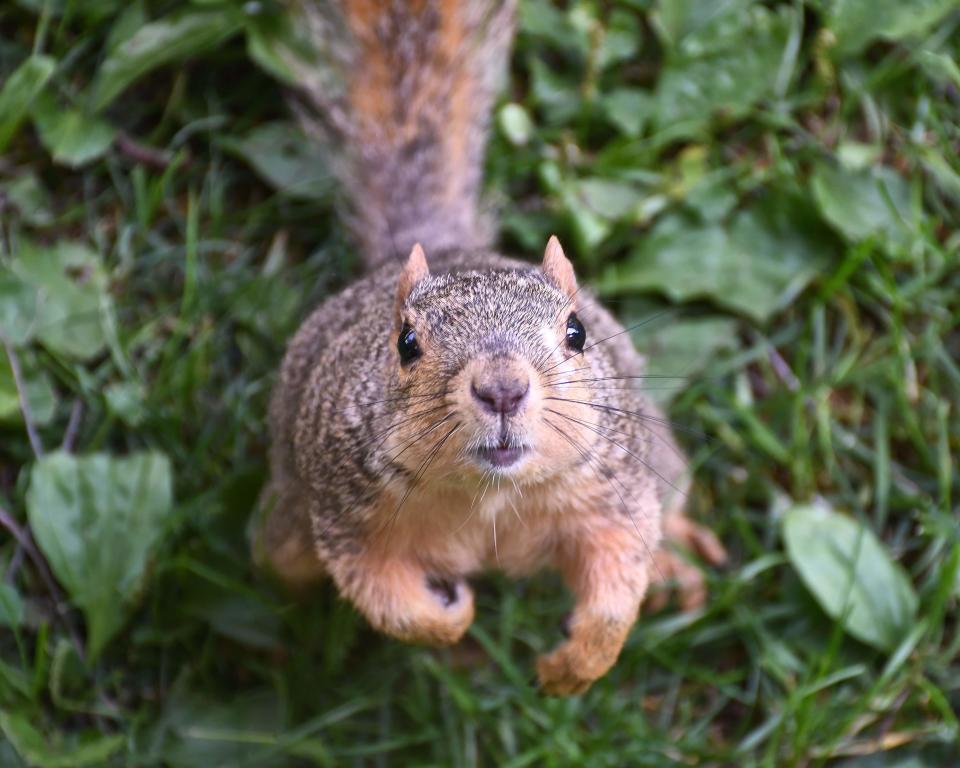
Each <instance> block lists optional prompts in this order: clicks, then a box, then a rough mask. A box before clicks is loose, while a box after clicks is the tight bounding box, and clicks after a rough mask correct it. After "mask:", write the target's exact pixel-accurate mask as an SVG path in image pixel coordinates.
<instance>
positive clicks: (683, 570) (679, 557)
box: [646, 514, 727, 611]
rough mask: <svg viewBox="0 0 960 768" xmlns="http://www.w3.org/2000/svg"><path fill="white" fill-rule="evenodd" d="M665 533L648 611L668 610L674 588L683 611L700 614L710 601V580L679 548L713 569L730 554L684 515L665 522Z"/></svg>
mask: <svg viewBox="0 0 960 768" xmlns="http://www.w3.org/2000/svg"><path fill="white" fill-rule="evenodd" d="M663 533H664V545H663V546H662V547H661V549H660V550H659V551H658V552H657V553H656V555H654V566H655V567H654V572H653V584H652V586H653V587H654V589H653V591H652V592H651V594H650V597H649V599H648V600H647V601H646V608H647V610H648V611H659V610H661V609H662V608H663V607H664V606H666V604H667V601H668V600H669V598H670V594H671V588H672V589H673V590H676V594H677V599H678V601H679V604H680V609H681V610H683V611H693V610H696V609H697V608H700V607H701V606H702V605H703V604H704V603H705V602H706V600H707V585H706V580H705V578H704V574H703V571H702V570H701V569H700V568H698V567H697V566H696V565H694V564H693V563H692V562H690V559H689V557H688V556H684V554H683V553H681V552H678V551H677V548H678V547H679V548H680V549H685V550H687V551H689V552H690V553H691V554H693V555H696V556H697V557H700V558H702V559H703V560H705V561H706V562H707V563H708V564H709V565H713V566H720V565H723V564H724V563H725V562H726V561H727V551H726V549H724V547H723V544H721V543H720V540H719V539H718V538H717V536H716V534H714V533H713V531H711V530H710V529H709V528H707V527H705V526H703V525H700V524H699V523H696V522H694V521H693V520H691V519H690V518H689V517H687V516H686V515H683V514H672V515H668V516H667V517H666V519H665V520H664V521H663ZM658 582H659V584H658Z"/></svg>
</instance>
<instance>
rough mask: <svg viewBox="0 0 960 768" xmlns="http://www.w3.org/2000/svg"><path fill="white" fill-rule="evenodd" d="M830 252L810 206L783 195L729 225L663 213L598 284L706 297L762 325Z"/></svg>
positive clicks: (609, 289) (607, 289) (612, 289)
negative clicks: (628, 254)
mask: <svg viewBox="0 0 960 768" xmlns="http://www.w3.org/2000/svg"><path fill="white" fill-rule="evenodd" d="M831 250H832V248H831V243H830V241H829V239H828V238H827V237H826V235H825V233H824V232H823V230H822V228H821V227H819V226H818V225H817V222H816V220H815V219H812V218H811V215H810V213H809V211H807V210H806V208H805V207H804V206H803V205H802V204H801V203H800V202H799V201H797V200H795V199H793V198H792V197H787V196H781V195H777V196H771V197H770V198H769V199H767V200H765V201H764V202H763V203H761V204H760V205H757V206H754V207H753V208H748V209H746V210H744V211H741V212H740V213H738V214H736V216H734V218H733V220H732V221H731V222H729V223H728V224H727V225H726V226H724V225H720V224H713V223H709V224H703V223H698V222H696V221H693V220H691V219H690V218H689V217H685V216H682V215H679V214H671V215H669V216H666V217H664V218H663V219H662V220H660V221H659V222H658V223H657V224H656V226H654V228H653V230H652V231H651V232H650V234H649V235H648V236H647V237H645V238H643V239H642V240H641V242H640V244H639V245H638V246H637V248H636V249H635V250H634V251H633V253H632V254H631V256H630V257H629V258H628V259H627V260H626V261H625V262H623V263H620V264H614V265H611V266H610V267H608V268H607V270H606V271H605V272H604V273H603V275H602V277H601V280H600V281H599V285H598V288H599V290H600V291H601V292H602V293H605V294H609V293H622V292H625V291H637V290H656V291H660V292H662V293H664V294H665V295H667V296H669V297H670V298H672V299H673V300H675V301H689V300H691V299H698V298H708V299H711V300H713V301H714V302H716V303H717V304H719V305H721V306H725V307H729V308H730V309H733V310H735V311H737V312H740V313H741V314H744V315H746V316H747V317H751V318H753V319H755V320H757V321H760V322H763V321H765V320H766V319H767V318H769V317H770V315H771V314H773V313H774V312H776V311H777V310H779V309H781V308H782V307H784V306H786V305H787V304H788V303H789V302H790V301H791V300H792V299H793V298H794V297H795V296H796V295H797V294H798V293H799V292H800V291H801V290H803V288H804V287H805V286H806V285H807V283H808V282H809V281H810V280H811V278H813V277H814V276H815V275H816V274H817V273H818V272H819V271H820V270H821V268H822V267H823V265H824V263H825V259H826V257H828V256H829V255H830V253H831Z"/></svg>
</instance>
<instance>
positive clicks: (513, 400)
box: [470, 371, 530, 416]
mask: <svg viewBox="0 0 960 768" xmlns="http://www.w3.org/2000/svg"><path fill="white" fill-rule="evenodd" d="M529 392H530V379H529V377H527V375H526V374H524V373H520V372H513V371H511V372H510V373H508V374H506V375H505V374H503V373H501V372H484V373H481V374H479V375H477V376H476V377H474V379H473V382H472V383H471V384H470V394H472V395H473V397H474V399H475V400H476V401H477V402H478V403H480V407H481V408H483V410H485V411H487V412H488V413H491V414H493V415H494V416H513V415H515V414H516V413H518V412H519V411H520V409H521V408H522V407H523V404H524V401H525V400H526V399H527V395H528V394H529Z"/></svg>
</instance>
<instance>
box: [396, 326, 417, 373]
mask: <svg viewBox="0 0 960 768" xmlns="http://www.w3.org/2000/svg"><path fill="white" fill-rule="evenodd" d="M397 352H399V353H400V364H401V365H407V364H408V363H412V362H413V361H414V360H416V359H417V358H418V357H420V345H419V344H417V332H416V331H415V330H413V328H411V327H410V326H409V325H407V324H406V323H404V324H403V328H401V329H400V338H398V339H397Z"/></svg>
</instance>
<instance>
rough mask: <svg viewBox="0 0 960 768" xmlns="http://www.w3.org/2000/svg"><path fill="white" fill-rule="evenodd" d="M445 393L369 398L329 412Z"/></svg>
mask: <svg viewBox="0 0 960 768" xmlns="http://www.w3.org/2000/svg"><path fill="white" fill-rule="evenodd" d="M446 394H447V390H446V389H443V390H439V391H437V392H427V393H425V394H421V395H401V396H399V397H385V398H383V399H382V400H370V401H368V402H365V403H353V404H352V405H345V406H344V407H343V408H337V409H335V410H333V411H330V413H343V412H345V411H349V410H351V409H352V408H363V407H366V406H370V405H380V404H381V403H405V402H410V401H411V400H426V399H429V398H434V397H443V396H445V395H446Z"/></svg>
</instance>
